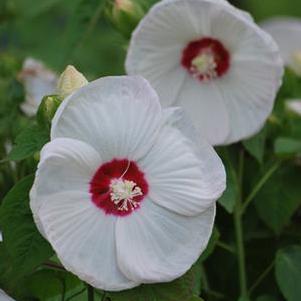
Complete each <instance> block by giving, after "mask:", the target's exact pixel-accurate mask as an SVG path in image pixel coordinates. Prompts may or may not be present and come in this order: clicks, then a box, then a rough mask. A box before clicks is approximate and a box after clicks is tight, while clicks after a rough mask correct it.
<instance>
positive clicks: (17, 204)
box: [0, 176, 53, 277]
mask: <svg viewBox="0 0 301 301" xmlns="http://www.w3.org/2000/svg"><path fill="white" fill-rule="evenodd" d="M33 179H34V177H33V176H28V177H26V178H24V179H23V180H21V181H20V182H19V183H17V184H16V185H15V186H14V187H13V188H12V189H11V190H10V191H9V193H8V194H7V195H6V196H5V198H4V200H3V202H2V205H1V207H0V226H1V229H2V231H3V237H4V240H3V241H4V245H5V248H6V250H7V252H8V253H9V254H10V257H11V260H12V268H13V269H14V270H16V271H17V272H18V276H20V277H22V276H23V275H25V274H28V273H31V272H32V271H33V270H34V269H35V268H36V267H37V266H38V265H40V264H41V263H42V262H43V261H45V260H46V259H48V258H49V257H50V256H51V255H52V254H53V250H52V248H51V246H50V245H49V244H48V242H47V241H46V240H45V239H44V238H43V237H42V236H41V235H40V233H39V232H38V230H37V228H36V226H35V224H34V221H33V219H32V213H31V210H30V208H29V190H30V188H31V187H32V184H33Z"/></svg>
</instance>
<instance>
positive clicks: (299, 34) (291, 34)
mask: <svg viewBox="0 0 301 301" xmlns="http://www.w3.org/2000/svg"><path fill="white" fill-rule="evenodd" d="M260 25H261V27H262V28H263V29H264V30H265V31H267V32H268V33H270V34H271V36H272V37H273V38H274V39H275V41H276V43H277V44H278V46H279V48H280V51H281V54H282V57H283V59H284V61H285V63H286V64H290V63H291V59H292V54H293V53H294V52H300V51H301V20H300V19H298V18H293V17H275V18H271V19H269V20H266V21H264V22H262V23H261V24H260Z"/></svg>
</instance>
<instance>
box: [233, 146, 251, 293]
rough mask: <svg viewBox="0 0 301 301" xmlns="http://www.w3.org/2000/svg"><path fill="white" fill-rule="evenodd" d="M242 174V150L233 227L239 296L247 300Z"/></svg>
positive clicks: (242, 151) (242, 152)
mask: <svg viewBox="0 0 301 301" xmlns="http://www.w3.org/2000/svg"><path fill="white" fill-rule="evenodd" d="M243 172H244V150H241V152H240V155H239V170H238V183H239V187H240V192H239V196H238V198H237V201H236V204H235V209H234V227H235V236H236V248H237V257H238V273H239V285H240V296H241V297H243V298H247V296H248V290H247V273H246V261H245V249H244V241H243V229H242V215H241V207H242V201H241V200H242V195H243V188H242V186H243Z"/></svg>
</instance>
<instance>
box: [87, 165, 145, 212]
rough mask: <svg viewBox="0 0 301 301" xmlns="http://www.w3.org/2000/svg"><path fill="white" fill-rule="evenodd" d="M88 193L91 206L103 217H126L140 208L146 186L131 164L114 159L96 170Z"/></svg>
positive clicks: (143, 178)
mask: <svg viewBox="0 0 301 301" xmlns="http://www.w3.org/2000/svg"><path fill="white" fill-rule="evenodd" d="M90 193H91V194H92V202H93V203H94V204H95V205H96V206H97V207H98V208H101V209H102V210H103V211H104V212H105V213H106V214H113V215H117V216H126V215H129V214H131V213H132V212H133V211H134V210H136V209H138V208H140V203H141V202H142V200H143V199H144V197H145V196H146V195H147V193H148V183H147V182H146V180H145V177H144V174H143V172H142V171H140V170H139V167H138V165H137V164H136V163H135V162H134V161H129V160H127V159H114V160H112V161H110V162H108V163H104V164H102V165H101V166H100V167H99V168H98V170H97V171H96V173H95V174H94V176H93V178H92V180H91V182H90Z"/></svg>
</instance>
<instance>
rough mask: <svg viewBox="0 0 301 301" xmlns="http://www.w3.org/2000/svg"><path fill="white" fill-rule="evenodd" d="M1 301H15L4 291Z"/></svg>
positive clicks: (0, 295) (0, 291)
mask: <svg viewBox="0 0 301 301" xmlns="http://www.w3.org/2000/svg"><path fill="white" fill-rule="evenodd" d="M0 301H14V299H12V298H11V297H9V296H8V295H7V294H6V293H5V292H4V291H3V290H1V289H0Z"/></svg>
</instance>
